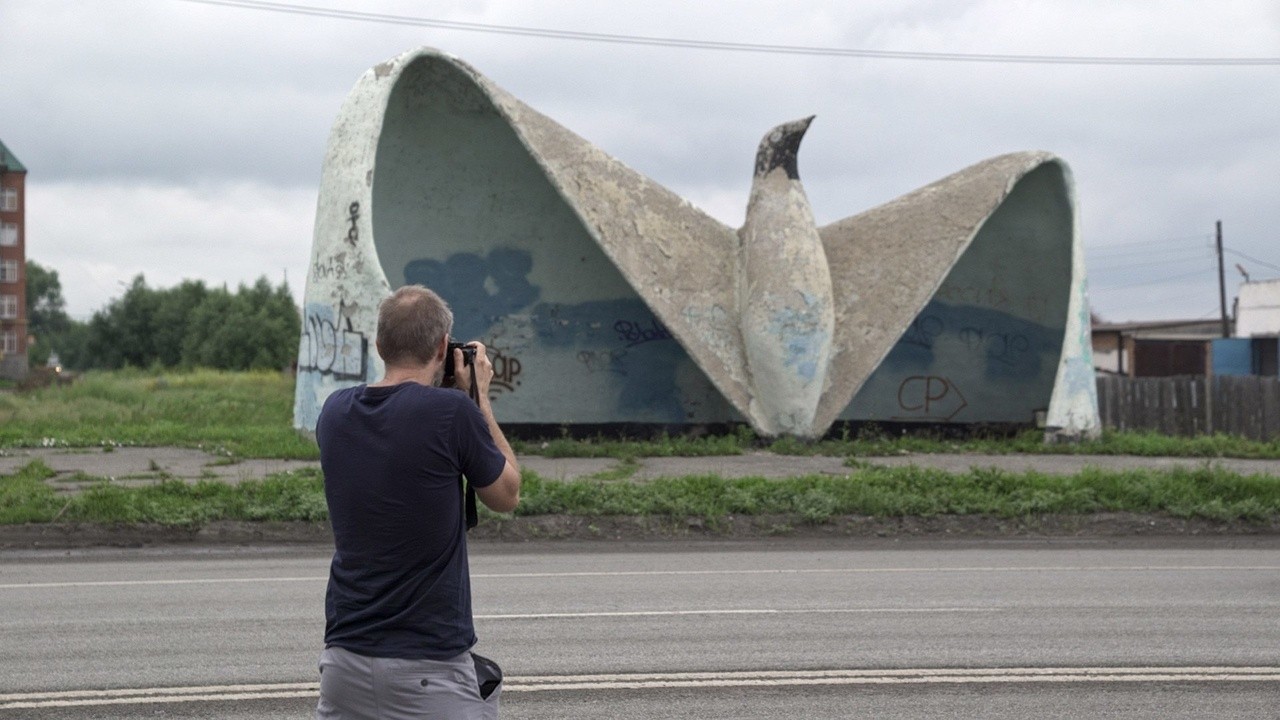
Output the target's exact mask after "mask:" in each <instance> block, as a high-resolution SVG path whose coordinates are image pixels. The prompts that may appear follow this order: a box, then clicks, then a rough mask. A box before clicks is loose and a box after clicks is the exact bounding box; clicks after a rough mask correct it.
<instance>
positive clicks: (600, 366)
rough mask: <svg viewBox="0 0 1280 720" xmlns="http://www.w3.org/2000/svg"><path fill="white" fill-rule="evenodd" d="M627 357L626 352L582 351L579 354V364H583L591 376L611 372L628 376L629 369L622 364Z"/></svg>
mask: <svg viewBox="0 0 1280 720" xmlns="http://www.w3.org/2000/svg"><path fill="white" fill-rule="evenodd" d="M626 356H627V351H626V350H581V351H579V352H578V362H580V363H582V366H583V367H585V368H586V369H587V372H588V373H589V374H594V373H598V372H610V373H613V374H615V375H626V374H627V368H626V366H625V365H623V364H622V361H623V358H625V357H626Z"/></svg>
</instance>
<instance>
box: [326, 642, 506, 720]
mask: <svg viewBox="0 0 1280 720" xmlns="http://www.w3.org/2000/svg"><path fill="white" fill-rule="evenodd" d="M501 694H502V686H501V685H499V686H498V689H497V690H494V691H493V694H492V695H490V696H489V698H488V699H487V700H482V699H481V698H480V689H479V685H478V683H477V682H476V669H475V664H474V663H473V662H472V660H471V653H466V652H464V653H462V654H461V655H459V656H457V657H455V658H452V659H449V660H406V659H400V658H376V657H367V656H364V655H357V654H356V653H353V652H350V651H348V650H343V649H342V648H325V650H324V652H322V653H320V703H319V704H318V705H317V706H316V715H315V716H316V719H317V720H339V719H341V720H354V719H355V718H360V719H362V720H363V719H365V718H367V719H368V720H402V719H403V720H408V719H409V718H413V719H414V720H419V719H426V718H440V719H441V720H497V717H498V696H499V695H501Z"/></svg>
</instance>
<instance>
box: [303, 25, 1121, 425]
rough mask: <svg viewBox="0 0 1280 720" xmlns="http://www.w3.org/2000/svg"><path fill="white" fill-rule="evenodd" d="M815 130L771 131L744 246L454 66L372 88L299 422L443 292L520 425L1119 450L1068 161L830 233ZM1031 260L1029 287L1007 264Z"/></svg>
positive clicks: (1025, 168)
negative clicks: (808, 153)
mask: <svg viewBox="0 0 1280 720" xmlns="http://www.w3.org/2000/svg"><path fill="white" fill-rule="evenodd" d="M811 120H812V118H806V119H803V120H798V121H795V122H790V123H786V124H783V125H780V126H778V127H776V128H774V129H773V130H771V131H770V132H768V133H766V135H765V137H764V139H763V140H762V141H761V143H760V146H759V148H758V151H757V154H756V162H755V173H754V178H753V182H752V186H751V193H750V197H749V198H748V200H747V208H746V217H745V221H744V223H743V226H742V227H741V228H740V229H734V228H731V227H729V226H727V225H725V224H724V223H722V222H720V221H718V220H716V219H714V218H712V217H710V216H709V215H707V214H706V213H704V212H703V211H701V210H699V209H698V208H696V207H694V206H693V205H692V204H690V203H689V202H687V201H686V200H684V199H683V198H681V197H680V196H679V195H677V194H676V193H674V192H672V191H670V190H668V189H667V188H665V187H663V186H662V185H660V184H659V183H657V182H654V181H653V180H651V179H649V178H647V177H645V176H644V175H642V174H640V173H638V172H636V171H634V170H632V169H631V168H629V167H627V166H626V165H624V164H623V163H622V162H620V161H618V160H617V159H615V158H613V157H610V156H609V155H607V154H605V153H604V152H603V151H601V150H600V149H598V148H596V147H595V146H594V145H592V144H591V143H589V142H587V141H586V140H583V139H582V138H581V137H579V136H577V135H575V134H574V133H572V132H571V131H569V130H568V129H566V128H564V127H563V126H561V125H560V124H558V123H556V122H555V121H553V120H551V119H550V118H548V117H546V116H545V115H542V114H541V113H539V112H537V111H535V110H533V109H532V108H530V107H529V106H528V105H525V104H524V103H523V102H521V101H520V100H518V99H516V98H515V97H513V96H512V95H510V94H509V93H507V92H506V91H504V90H503V89H502V88H500V87H498V86H497V85H495V84H494V83H493V82H492V81H490V80H489V79H488V78H486V77H484V76H483V75H481V74H480V73H479V72H477V71H476V70H475V69H474V68H472V67H471V66H470V65H468V64H466V63H465V62H463V61H461V60H459V59H457V58H455V57H453V56H450V55H448V54H446V53H442V52H439V51H437V50H433V49H429V48H423V49H419V50H414V51H411V52H408V53H405V54H403V55H401V56H399V57H397V58H395V59H393V60H390V61H388V62H386V63H383V64H381V65H378V66H376V67H374V68H372V69H371V70H369V71H368V72H367V73H365V75H364V76H363V77H362V78H361V79H360V81H359V82H358V83H357V84H356V86H355V88H354V89H353V90H352V92H351V93H350V95H349V96H348V98H347V101H346V102H345V104H344V105H343V108H342V109H341V111H340V112H339V115H338V119H337V121H336V123H335V124H334V128H333V131H332V134H331V136H330V140H329V145H328V150H327V153H326V157H325V162H324V173H323V178H322V182H321V187H320V197H319V200H318V203H317V210H316V224H315V236H314V242H313V248H312V258H311V261H312V271H311V273H310V275H309V276H308V281H307V290H306V307H305V309H304V310H305V313H306V318H305V320H304V332H303V338H302V342H301V346H300V352H299V380H298V390H297V401H296V404H295V424H296V425H297V426H298V427H300V428H303V429H307V428H309V427H310V426H313V425H314V422H315V417H316V416H317V414H318V410H319V407H320V405H321V404H322V402H323V400H324V398H325V397H326V396H327V395H328V394H329V393H330V392H332V391H333V390H334V389H336V388H337V387H341V386H344V385H350V384H355V383H358V382H361V381H364V380H367V379H372V378H373V377H375V376H376V374H377V372H379V361H378V358H377V357H376V355H375V354H372V348H373V347H374V344H373V343H372V342H370V340H372V337H373V333H374V330H375V327H376V318H375V313H376V306H377V301H378V300H379V299H380V298H381V297H382V296H383V295H384V294H385V293H386V292H387V291H388V289H390V288H392V287H398V286H399V285H401V284H405V283H412V282H422V283H424V284H428V285H431V286H432V287H433V288H435V289H436V290H438V291H440V292H441V294H442V295H443V296H444V297H445V299H446V300H448V301H449V302H450V303H451V305H453V307H454V314H455V317H456V318H457V326H456V327H457V328H458V330H459V332H461V333H462V334H464V335H466V334H468V333H470V334H473V335H475V336H479V337H482V338H483V339H485V340H486V342H487V343H489V344H490V347H491V348H494V349H495V352H496V353H498V357H499V362H501V363H503V365H502V367H501V368H500V377H499V378H498V385H500V388H499V390H498V391H495V392H500V393H503V394H502V395H501V397H500V399H499V400H498V401H499V402H501V403H502V407H501V412H502V415H503V421H504V422H513V423H530V424H541V425H548V426H556V425H565V424H586V425H595V424H608V423H649V424H658V425H663V426H666V425H679V424H690V423H692V424H698V423H704V424H705V423H712V422H732V421H738V420H744V419H745V420H746V421H748V422H750V423H751V425H752V426H753V427H754V428H755V429H756V431H757V432H759V433H760V434H762V435H766V436H779V435H788V436H795V437H800V438H814V437H818V436H821V435H822V434H823V433H824V432H826V430H827V429H828V428H829V427H830V426H831V424H832V423H833V422H834V421H835V420H836V419H837V417H869V418H870V419H878V418H880V416H884V419H885V420H891V419H903V418H900V417H898V415H902V416H904V417H905V419H908V420H911V419H924V420H928V419H936V418H938V417H941V418H942V419H943V420H944V421H948V422H952V421H964V420H966V419H970V420H971V421H983V420H986V419H990V418H992V417H994V418H997V419H1001V418H1005V417H1009V418H1016V419H1018V420H1019V421H1020V422H1030V421H1031V418H1032V416H1033V414H1036V413H1038V414H1039V416H1043V417H1042V419H1044V421H1045V422H1046V424H1047V425H1048V426H1050V427H1051V428H1066V429H1067V430H1068V431H1071V432H1091V431H1093V430H1096V428H1097V408H1096V396H1095V395H1093V394H1092V393H1093V390H1092V389H1091V388H1092V363H1091V358H1090V356H1089V349H1088V340H1087V328H1088V314H1087V305H1086V304H1085V300H1084V283H1083V277H1084V269H1083V261H1082V259H1081V258H1082V249H1081V247H1080V243H1079V237H1078V233H1077V231H1076V228H1075V223H1074V195H1073V192H1072V189H1071V180H1070V174H1069V172H1068V170H1067V168H1066V165H1065V164H1064V163H1062V162H1061V161H1060V160H1059V159H1057V158H1056V157H1054V156H1052V155H1050V154H1047V153H1015V154H1011V155H1003V156H1000V157H997V158H993V159H991V160H988V161H985V162H983V163H979V164H978V165H975V166H973V167H971V168H968V169H966V170H963V171H961V172H959V173H956V174H955V175H953V176H950V177H948V178H944V179H943V180H941V181H938V182H936V183H933V184H932V185H929V186H928V187H926V188H923V189H921V190H919V191H916V192H915V193H911V194H910V195H907V196H904V197H903V198H899V199H898V200H895V201H893V202H891V203H888V204H886V205H884V206H881V207H879V208H875V209H873V210H871V211H868V212H865V213H862V214H860V215H856V216H852V217H849V218H846V219H844V220H840V221H837V222H835V223H831V224H828V225H825V226H822V227H818V226H817V225H816V224H815V222H814V215H813V211H812V210H811V208H810V206H809V201H808V200H807V199H806V196H805V193H804V190H803V188H802V187H801V184H800V179H799V173H798V166H797V153H798V150H799V146H800V141H801V138H802V137H804V135H805V132H806V130H807V129H808V127H809V124H810V121H811ZM745 165H746V164H745V163H744V171H745V170H746V169H747V167H746V166H745ZM971 248H972V250H971ZM1019 258H1026V259H1027V260H1026V262H1028V263H1031V265H1032V266H1033V267H1030V268H1029V269H1028V268H1023V269H1021V270H1020V272H1021V275H1019V276H1018V277H1019V278H1020V279H1019V283H1021V284H1019V285H1017V286H1016V287H1014V286H1010V285H1009V282H1008V281H1007V280H1006V279H1005V277H1006V276H1004V275H1000V274H999V273H998V272H996V271H995V270H993V269H992V268H991V267H990V266H992V265H997V264H1000V263H1005V262H1022V261H1021V260H1019ZM1024 264H1025V263H1024ZM1006 275H1007V276H1008V277H1013V275H1012V274H1008V273H1006ZM1010 287H1013V290H1010V289H1009V288H1010ZM1028 288H1029V289H1028ZM1015 291H1016V292H1015ZM956 318H959V319H956ZM914 326H919V327H914ZM467 339H469V338H467ZM895 348H897V349H896V350H895ZM891 351H894V352H893V354H892V355H890V353H891ZM997 351H999V352H997ZM1015 351H1016V352H1015ZM969 356H972V360H967V359H965V358H968V357H969ZM1006 361H1008V363H1011V364H1007V366H1006V364H1005V363H1006ZM964 363H968V364H964ZM882 366H883V367H882ZM890 366H892V367H890ZM948 368H949V369H948ZM878 369H879V370H878ZM873 376H874V377H873ZM869 378H871V379H872V380H874V382H870V383H868V380H869ZM864 385H867V386H868V387H869V388H872V389H873V390H874V392H873V393H872V395H867V394H866V393H863V394H861V395H860V394H859V390H860V389H861V388H863V387H864ZM962 386H963V387H964V391H963V393H962V391H961V390H960V388H961V387H962ZM953 389H954V392H952V390H953ZM868 392H872V390H868ZM855 396H856V397H855ZM917 396H919V397H917ZM944 396H945V397H944ZM961 397H963V403H964V404H961ZM855 399H856V400H857V402H855ZM945 403H951V404H950V405H946V406H945V407H943V406H944V404H945ZM882 408H886V409H882ZM940 408H942V409H940ZM859 413H861V415H859ZM984 413H985V414H984Z"/></svg>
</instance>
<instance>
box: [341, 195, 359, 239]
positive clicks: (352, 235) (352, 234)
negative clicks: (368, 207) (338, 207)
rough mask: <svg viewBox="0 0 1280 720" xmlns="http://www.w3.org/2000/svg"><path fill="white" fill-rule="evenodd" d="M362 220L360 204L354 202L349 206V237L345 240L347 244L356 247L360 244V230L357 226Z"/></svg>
mask: <svg viewBox="0 0 1280 720" xmlns="http://www.w3.org/2000/svg"><path fill="white" fill-rule="evenodd" d="M359 219H360V203H358V202H353V203H351V204H350V205H348V206H347V222H348V223H350V227H348V228H347V236H346V238H344V239H345V240H346V241H347V244H348V245H350V246H351V247H355V246H356V244H357V243H359V242H360V229H359V228H358V227H357V226H356V221H357V220H359Z"/></svg>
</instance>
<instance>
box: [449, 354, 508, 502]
mask: <svg viewBox="0 0 1280 720" xmlns="http://www.w3.org/2000/svg"><path fill="white" fill-rule="evenodd" d="M467 344H468V345H470V346H471V347H474V348H475V350H476V356H475V357H474V358H472V363H474V364H475V368H476V391H477V392H476V393H474V394H473V397H475V398H476V404H478V405H479V406H480V412H481V414H483V415H484V419H485V422H487V423H488V424H489V434H490V435H492V436H493V444H494V445H497V446H498V451H499V452H501V453H502V455H503V456H504V457H506V458H507V464H506V465H505V466H504V467H503V468H502V474H501V475H499V476H498V479H497V480H496V481H494V482H493V483H492V484H490V485H487V486H485V487H482V488H477V489H476V497H478V498H480V502H483V503H484V504H485V505H487V506H489V509H490V510H495V511H497V512H511V511H512V510H514V509H515V507H516V505H517V504H519V502H520V466H519V465H517V464H516V454H515V453H514V452H512V450H511V444H510V443H508V442H507V438H506V436H504V435H503V434H502V428H500V427H498V421H497V420H495V419H494V417H493V406H492V405H491V404H490V403H489V382H490V381H492V380H493V361H491V360H490V359H489V355H488V354H487V353H486V352H485V347H484V343H482V342H479V341H476V342H470V343H467ZM453 377H454V386H455V387H457V388H458V389H459V390H461V391H463V392H465V393H468V394H471V370H470V369H469V368H464V367H463V365H462V351H461V350H454V351H453Z"/></svg>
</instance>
